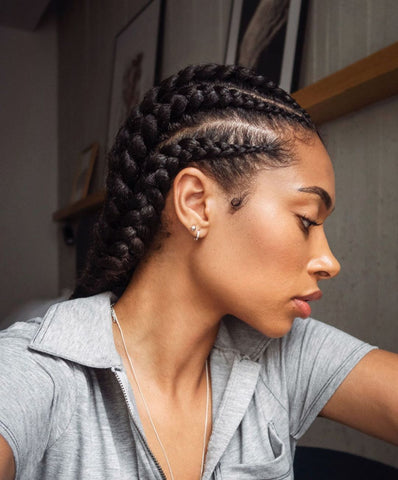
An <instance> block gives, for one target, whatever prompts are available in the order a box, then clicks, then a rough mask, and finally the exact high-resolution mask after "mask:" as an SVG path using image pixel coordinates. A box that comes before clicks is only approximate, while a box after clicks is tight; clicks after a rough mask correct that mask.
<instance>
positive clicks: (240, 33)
mask: <svg viewBox="0 0 398 480" xmlns="http://www.w3.org/2000/svg"><path fill="white" fill-rule="evenodd" d="M307 3H308V0H233V5H232V10H231V19H230V27H229V35H228V43H227V49H226V54H225V63H226V64H234V63H236V64H239V65H243V66H245V67H249V68H253V69H254V70H256V71H258V72H259V73H261V74H262V75H265V76H266V77H268V78H270V79H271V80H273V81H274V82H276V83H277V84H278V85H279V86H280V87H282V88H283V89H284V90H286V91H287V92H289V93H290V92H292V91H294V90H296V88H297V84H298V75H299V66H300V59H301V47H302V44H303V37H304V28H305V19H306V12H307Z"/></svg>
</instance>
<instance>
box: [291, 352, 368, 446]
mask: <svg viewBox="0 0 398 480" xmlns="http://www.w3.org/2000/svg"><path fill="white" fill-rule="evenodd" d="M367 347H368V345H367V344H362V345H359V346H358V347H357V348H356V349H355V350H353V351H352V352H351V354H350V355H349V356H348V357H347V358H346V359H345V361H344V362H343V363H342V364H340V365H339V367H338V368H337V370H335V372H334V373H333V375H331V377H330V378H329V380H328V381H327V382H326V383H325V384H324V386H323V387H322V388H321V390H320V391H319V392H318V394H317V395H316V397H315V398H314V400H313V401H312V402H311V405H310V406H309V407H308V409H307V411H306V413H305V414H304V416H303V418H302V420H301V422H300V423H299V425H298V427H297V428H296V430H295V432H294V433H293V434H292V437H293V438H294V439H295V440H297V436H298V434H299V432H300V430H301V429H302V427H303V425H304V424H305V422H306V420H307V418H308V417H309V415H310V414H311V412H312V410H313V408H314V405H315V404H316V403H317V402H318V401H319V399H320V397H321V396H322V395H323V393H324V392H325V390H326V389H327V388H328V387H329V385H330V384H331V383H332V381H333V380H334V379H335V378H336V377H337V375H338V374H339V373H340V372H341V370H342V369H343V368H344V367H345V366H346V365H347V363H348V362H349V361H350V360H351V358H352V357H353V356H355V355H356V354H357V353H358V352H359V351H361V350H362V349H364V348H367Z"/></svg>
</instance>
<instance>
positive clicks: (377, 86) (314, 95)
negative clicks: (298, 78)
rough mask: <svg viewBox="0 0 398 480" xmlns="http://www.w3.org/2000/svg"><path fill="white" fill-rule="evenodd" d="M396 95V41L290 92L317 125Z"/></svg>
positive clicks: (397, 66)
mask: <svg viewBox="0 0 398 480" xmlns="http://www.w3.org/2000/svg"><path fill="white" fill-rule="evenodd" d="M396 94H398V42H396V43H393V44H392V45H390V46H388V47H386V48H383V49H382V50H379V51H378V52H376V53H373V54H372V55H369V56H368V57H365V58H363V59H362V60H359V61H358V62H355V63H353V64H351V65H349V66H348V67H346V68H343V69H342V70H339V71H338V72H335V73H333V74H331V75H329V76H328V77H325V78H323V79H321V80H319V81H318V82H316V83H313V84H312V85H309V86H308V87H304V88H303V89H301V90H298V91H297V92H295V93H293V97H294V99H295V100H296V101H297V102H298V103H299V104H300V105H301V106H302V107H303V108H305V109H306V110H307V112H308V113H309V114H310V115H311V118H312V119H313V121H314V123H316V124H317V125H319V124H321V123H324V122H327V121H330V120H333V119H335V118H338V117H340V116H342V115H346V114H347V113H350V112H353V111H355V110H358V109H360V108H362V107H365V106H366V105H370V104H371V103H374V102H378V101H379V100H383V99H385V98H388V97H391V96H392V95H396Z"/></svg>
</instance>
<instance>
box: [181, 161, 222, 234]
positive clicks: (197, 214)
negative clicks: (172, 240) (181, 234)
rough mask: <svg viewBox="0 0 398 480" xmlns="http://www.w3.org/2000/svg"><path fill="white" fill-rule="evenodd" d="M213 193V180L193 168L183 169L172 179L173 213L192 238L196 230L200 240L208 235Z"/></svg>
mask: <svg viewBox="0 0 398 480" xmlns="http://www.w3.org/2000/svg"><path fill="white" fill-rule="evenodd" d="M214 193H215V182H214V180H211V179H210V178H209V177H207V176H206V175H205V174H204V173H203V172H201V171H200V170H199V169H197V168H195V167H188V168H184V169H183V170H181V171H180V172H179V173H178V175H177V176H176V178H175V179H174V184H173V199H174V208H175V212H176V215H177V217H178V219H179V221H180V222H181V224H182V225H183V226H185V228H186V229H187V231H188V232H189V234H190V235H192V236H193V237H195V236H196V235H197V232H198V230H200V237H199V238H201V239H202V238H204V237H205V236H206V235H207V233H208V230H209V225H210V222H209V217H210V210H211V205H212V204H213V198H214V195H213V194H214ZM193 226H195V229H193Z"/></svg>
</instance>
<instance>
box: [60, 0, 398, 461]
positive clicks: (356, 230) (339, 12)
mask: <svg viewBox="0 0 398 480" xmlns="http://www.w3.org/2000/svg"><path fill="white" fill-rule="evenodd" d="M145 3H146V2H144V1H138V0H137V1H135V2H131V1H130V2H128V1H118V2H115V1H111V0H109V1H107V2H103V3H101V7H99V6H98V5H99V4H98V3H97V2H93V1H90V0H85V1H83V2H78V1H77V0H71V1H70V2H69V7H68V9H67V10H66V11H65V12H64V15H63V16H62V17H61V19H60V23H59V32H60V33H59V56H60V68H59V84H60V91H59V108H60V110H59V126H60V128H59V161H60V162H59V171H60V177H59V194H60V202H61V204H64V203H66V201H67V199H68V195H69V191H70V188H71V182H72V176H73V171H74V168H75V166H76V160H77V158H78V153H79V152H80V150H81V149H82V148H84V147H85V146H86V145H88V144H89V143H90V142H92V141H93V140H98V141H100V143H101V145H102V151H101V157H100V162H99V165H98V167H99V168H97V171H96V173H95V179H94V183H95V185H97V186H99V185H102V182H103V176H104V172H105V160H104V151H103V145H104V143H105V139H106V131H107V113H108V100H109V92H110V82H111V72H112V56H113V41H114V37H115V35H116V33H117V32H118V31H119V30H120V29H121V28H122V27H123V26H124V25H125V24H126V23H127V22H128V20H129V19H130V18H132V16H134V15H135V14H136V12H138V11H139V10H140V8H141V7H142V6H143V5H144V4H145ZM230 7H231V0H224V1H223V0H217V1H215V0H203V1H200V2H199V1H197V0H168V2H167V10H166V17H165V18H166V20H165V41H164V46H163V47H164V56H163V58H164V62H163V76H166V75H169V74H171V73H173V72H175V71H176V70H177V69H178V68H180V67H182V66H184V65H186V64H188V63H198V62H207V61H215V62H222V61H223V58H224V49H225V45H226V36H227V27H228V19H229V14H230ZM397 10H398V4H397V2H396V1H395V0H394V1H393V0H350V1H349V2H347V1H346V0H312V1H310V8H309V18H308V25H307V32H306V38H305V44H304V56H303V69H302V75H301V85H307V84H310V83H312V82H313V81H316V80H317V79H319V78H321V77H323V76H325V75H328V74H329V73H332V72H333V71H335V70H338V69H340V68H342V67H344V66H346V65H348V64H349V63H351V62H354V61H356V60H358V59H360V58H362V57H364V56H366V55H368V54H370V53H372V52H374V51H376V50H378V49H380V48H382V47H383V46H386V45H388V44H390V43H393V42H395V41H397V33H396V29H395V28H394V19H395V18H396V16H397V13H398V11H397ZM397 109H398V99H397V97H395V98H393V99H390V100H386V101H384V102H381V103H378V104H375V105H372V106H370V107H368V108H366V109H363V110H361V111H360V112H357V113H355V114H352V115H349V116H346V117H344V118H341V119H339V120H336V121H335V122H332V123H329V124H326V125H324V126H323V128H322V132H323V134H324V136H325V138H326V141H327V145H328V148H329V150H330V153H331V156H332V158H333V160H334V163H335V168H336V177H337V195H338V203H337V210H336V212H335V213H334V214H333V216H332V217H331V219H330V221H329V222H328V223H329V226H328V234H329V237H330V241H331V244H332V247H334V250H335V252H336V255H337V256H338V257H339V259H340V260H341V262H342V267H343V271H342V273H341V275H340V277H339V278H337V279H336V280H334V281H333V282H330V285H328V286H326V285H325V288H324V290H325V293H326V295H325V298H324V300H322V302H320V304H319V305H318V306H316V308H315V309H314V316H316V317H318V318H320V319H322V320H323V321H325V322H329V323H331V324H334V325H336V326H338V327H339V328H342V329H344V330H346V331H348V332H350V333H352V334H353V335H356V336H358V337H360V338H363V339H364V340H366V341H368V342H370V343H374V344H377V345H380V346H381V347H383V348H386V349H391V350H396V349H397V347H396V345H397V340H398V338H397V329H396V328H395V324H394V322H395V319H396V318H397V313H398V304H397V302H398V301H397V298H396V297H397V296H396V291H395V290H396V285H397V280H398V278H397V272H398V268H397V261H398V260H397V259H398V252H397V250H396V245H398V241H397V240H398V238H397V223H398V222H397V217H396V205H397V192H396V188H395V186H394V184H396V180H397V164H396V162H395V158H396V155H397V150H398V145H397V140H396V134H395V128H396V127H395V124H396V118H397ZM73 278H74V250H73V248H72V249H68V248H67V247H65V246H64V245H63V244H62V242H61V243H60V285H61V286H62V287H65V286H72V285H73ZM302 443H303V444H312V445H317V446H325V447H326V446H329V447H332V448H337V449H342V450H347V451H351V452H354V453H358V454H363V455H366V456H369V457H371V458H377V459H379V460H381V461H385V462H386V463H390V464H393V465H396V466H398V461H397V459H396V455H394V453H395V450H396V448H394V447H390V446H389V445H387V444H385V443H382V442H379V441H377V440H374V439H371V438H368V437H366V436H365V435H362V434H360V433H357V432H353V431H352V430H349V429H347V428H344V427H342V426H339V425H337V424H336V425H335V424H332V423H331V422H328V421H326V420H319V421H318V420H317V422H316V423H315V425H314V427H313V428H311V430H310V431H309V432H308V433H307V435H306V436H305V438H304V439H303V441H302Z"/></svg>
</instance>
